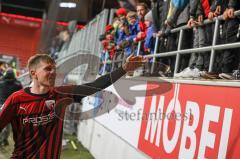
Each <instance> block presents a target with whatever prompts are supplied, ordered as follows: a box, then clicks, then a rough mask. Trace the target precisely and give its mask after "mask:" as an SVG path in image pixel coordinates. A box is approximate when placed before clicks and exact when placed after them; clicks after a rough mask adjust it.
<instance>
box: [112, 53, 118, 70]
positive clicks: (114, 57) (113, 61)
mask: <svg viewBox="0 0 240 159" xmlns="http://www.w3.org/2000/svg"><path fill="white" fill-rule="evenodd" d="M116 55H117V53H116V52H115V54H114V56H113V60H112V68H111V71H113V70H114V66H115V61H116V58H117V56H116Z"/></svg>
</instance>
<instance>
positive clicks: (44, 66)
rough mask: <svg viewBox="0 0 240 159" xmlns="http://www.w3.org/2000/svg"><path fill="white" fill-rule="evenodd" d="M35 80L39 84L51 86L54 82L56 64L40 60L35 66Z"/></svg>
mask: <svg viewBox="0 0 240 159" xmlns="http://www.w3.org/2000/svg"><path fill="white" fill-rule="evenodd" d="M35 77H36V80H37V81H38V84H39V85H41V86H46V87H51V86H54V84H55V79H56V66H55V64H52V63H46V62H44V61H41V62H40V63H39V65H38V67H37V68H36V72H35Z"/></svg>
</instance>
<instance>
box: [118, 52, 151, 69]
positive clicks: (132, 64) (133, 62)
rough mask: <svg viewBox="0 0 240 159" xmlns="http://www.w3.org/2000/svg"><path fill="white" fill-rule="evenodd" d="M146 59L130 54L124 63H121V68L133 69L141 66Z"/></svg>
mask: <svg viewBox="0 0 240 159" xmlns="http://www.w3.org/2000/svg"><path fill="white" fill-rule="evenodd" d="M147 61H148V60H147V59H146V58H144V57H143V56H134V55H133V54H132V55H130V56H129V57H128V58H127V60H126V63H125V64H124V65H123V69H124V70H125V71H126V72H128V71H134V70H135V69H137V68H139V67H141V66H143V65H144V64H145V63H146V62H147Z"/></svg>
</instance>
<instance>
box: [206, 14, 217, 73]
mask: <svg viewBox="0 0 240 159" xmlns="http://www.w3.org/2000/svg"><path fill="white" fill-rule="evenodd" d="M218 25H219V19H218V18H216V21H215V26H214V33H213V41H212V49H211V57H210V63H209V69H208V71H209V72H212V71H213V63H214V59H215V49H214V46H215V45H216V43H217V37H218Z"/></svg>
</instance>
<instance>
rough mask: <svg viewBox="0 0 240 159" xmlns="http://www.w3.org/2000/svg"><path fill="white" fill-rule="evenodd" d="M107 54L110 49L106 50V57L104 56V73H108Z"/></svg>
mask: <svg viewBox="0 0 240 159" xmlns="http://www.w3.org/2000/svg"><path fill="white" fill-rule="evenodd" d="M107 54H108V51H106V52H105V57H104V61H103V62H104V63H103V74H102V75H105V74H106V66H107V57H108V56H107Z"/></svg>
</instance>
